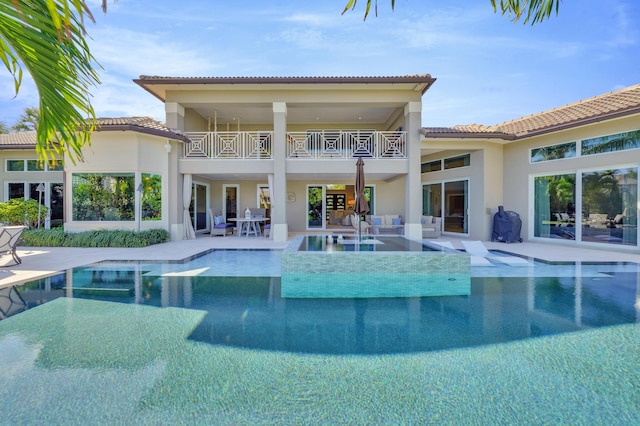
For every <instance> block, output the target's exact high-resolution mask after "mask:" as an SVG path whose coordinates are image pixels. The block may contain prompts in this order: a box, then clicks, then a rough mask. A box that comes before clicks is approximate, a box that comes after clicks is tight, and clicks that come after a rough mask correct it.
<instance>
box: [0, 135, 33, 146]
mask: <svg viewBox="0 0 640 426" xmlns="http://www.w3.org/2000/svg"><path fill="white" fill-rule="evenodd" d="M0 146H1V147H2V148H5V149H7V148H22V149H27V148H35V146H36V131H35V130H29V131H27V132H17V133H3V134H0Z"/></svg>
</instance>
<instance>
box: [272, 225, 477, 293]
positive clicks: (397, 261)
mask: <svg viewBox="0 0 640 426" xmlns="http://www.w3.org/2000/svg"><path fill="white" fill-rule="evenodd" d="M281 264H282V266H281V273H280V277H281V295H282V297H289V298H379V297H424V296H460V295H469V294H470V293H471V274H470V272H471V262H470V257H469V256H467V255H466V254H464V253H461V252H459V251H456V250H449V249H444V248H442V247H440V246H433V247H430V246H428V245H426V244H423V243H422V242H421V241H414V240H410V239H407V238H404V237H401V236H391V237H389V236H386V237H385V236H376V237H375V238H373V237H364V238H362V239H359V238H356V237H347V238H340V237H336V236H333V235H329V236H317V235H310V236H303V235H299V236H297V237H295V238H293V239H292V240H291V242H290V243H289V244H288V246H287V248H286V249H285V250H284V251H283V253H282V260H281Z"/></svg>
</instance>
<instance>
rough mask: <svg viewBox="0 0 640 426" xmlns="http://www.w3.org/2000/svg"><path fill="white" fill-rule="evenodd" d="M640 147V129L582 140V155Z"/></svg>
mask: <svg viewBox="0 0 640 426" xmlns="http://www.w3.org/2000/svg"><path fill="white" fill-rule="evenodd" d="M636 148H640V130H635V131H633V132H625V133H618V134H615V135H608V136H602V137H599V138H591V139H585V140H583V141H582V155H592V154H600V153H603V152H613V151H626V150H628V149H636Z"/></svg>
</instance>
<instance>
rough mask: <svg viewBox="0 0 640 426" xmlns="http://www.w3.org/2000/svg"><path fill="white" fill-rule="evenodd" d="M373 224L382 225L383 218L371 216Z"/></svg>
mask: <svg viewBox="0 0 640 426" xmlns="http://www.w3.org/2000/svg"><path fill="white" fill-rule="evenodd" d="M371 224H372V225H373V226H381V225H382V218H380V217H372V218H371Z"/></svg>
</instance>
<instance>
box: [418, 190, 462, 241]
mask: <svg viewBox="0 0 640 426" xmlns="http://www.w3.org/2000/svg"><path fill="white" fill-rule="evenodd" d="M443 194H444V196H443ZM443 212H444V215H443ZM468 212H469V181H468V180H466V179H465V180H459V181H452V182H439V183H431V184H426V185H423V186H422V214H423V215H425V216H434V217H443V224H444V231H445V232H454V233H458V234H468V233H469V216H468Z"/></svg>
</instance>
